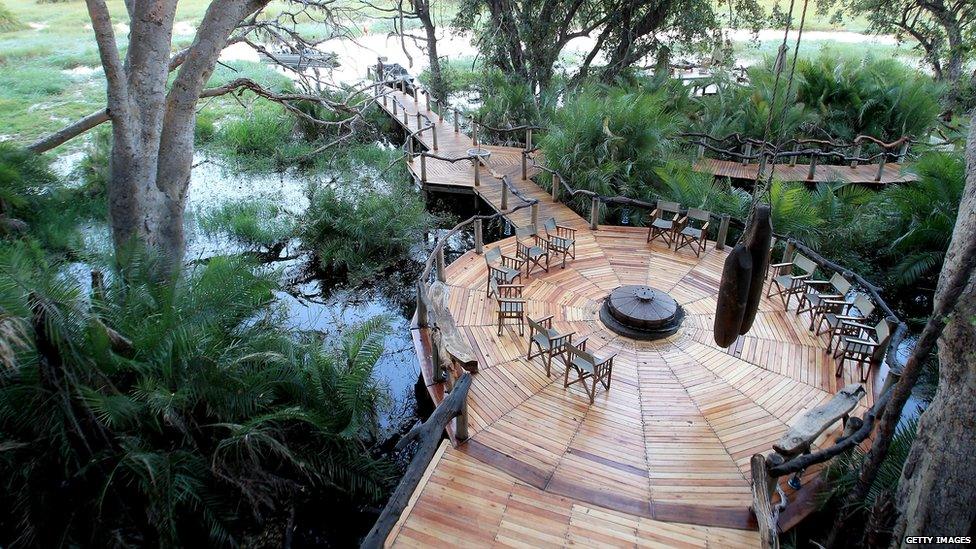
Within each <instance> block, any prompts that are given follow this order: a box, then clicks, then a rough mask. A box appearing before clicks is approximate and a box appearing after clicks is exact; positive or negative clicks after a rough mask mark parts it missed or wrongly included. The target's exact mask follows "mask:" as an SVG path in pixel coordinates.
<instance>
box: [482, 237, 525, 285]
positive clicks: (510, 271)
mask: <svg viewBox="0 0 976 549" xmlns="http://www.w3.org/2000/svg"><path fill="white" fill-rule="evenodd" d="M485 263H487V264H488V282H489V285H488V287H487V288H486V290H485V293H486V295H487V296H488V297H491V285H490V282H491V281H492V280H497V281H498V282H499V283H501V284H514V283H515V281H519V282H522V266H523V265H524V264H525V260H523V259H519V258H517V257H512V256H509V255H504V254H502V250H501V248H499V247H498V246H495V247H494V248H491V249H490V250H488V251H487V252H485Z"/></svg>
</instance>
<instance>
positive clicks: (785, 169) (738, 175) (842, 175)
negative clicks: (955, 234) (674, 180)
mask: <svg viewBox="0 0 976 549" xmlns="http://www.w3.org/2000/svg"><path fill="white" fill-rule="evenodd" d="M694 169H695V171H697V172H703V173H710V174H712V175H714V176H716V177H731V178H733V179H745V180H750V181H755V180H756V178H757V177H758V176H759V164H746V165H742V162H735V161H732V160H717V159H715V158H702V159H700V160H699V161H698V162H696V163H695V166H694ZM767 170H768V168H767ZM767 174H768V171H767ZM773 175H774V177H775V178H776V179H779V180H782V181H791V182H804V183H833V182H840V183H857V184H860V185H881V186H884V185H889V184H892V183H906V182H909V181H916V180H917V179H918V177H917V176H916V175H915V174H914V173H911V172H909V171H906V170H905V166H903V165H902V164H897V163H895V162H890V163H888V164H886V165H885V167H884V170H883V172H882V174H881V180H880V181H875V179H874V178H875V177H877V175H878V165H877V164H861V165H859V166H857V167H856V168H851V167H850V166H831V165H827V164H822V165H819V166H817V168H816V170H815V171H814V177H813V179H808V176H809V175H810V166H809V165H808V164H796V165H795V166H790V165H789V164H776V170H775V172H774V173H773Z"/></svg>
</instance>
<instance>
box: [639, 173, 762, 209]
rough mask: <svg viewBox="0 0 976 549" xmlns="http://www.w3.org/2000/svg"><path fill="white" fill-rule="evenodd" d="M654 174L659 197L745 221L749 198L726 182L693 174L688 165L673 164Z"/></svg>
mask: <svg viewBox="0 0 976 549" xmlns="http://www.w3.org/2000/svg"><path fill="white" fill-rule="evenodd" d="M655 173H656V174H657V176H658V178H659V179H660V180H661V182H662V185H661V188H660V193H659V194H660V196H661V197H662V198H664V199H666V200H671V201H674V202H677V203H679V204H681V205H682V207H685V208H701V209H703V210H708V211H710V212H713V213H724V214H729V215H730V216H732V217H735V218H739V219H745V218H746V217H747V215H748V213H749V205H750V203H751V202H752V196H750V195H749V193H747V192H746V191H744V190H742V189H738V188H735V187H733V186H732V185H731V184H730V183H729V181H728V179H724V180H716V178H715V177H713V176H712V175H711V174H707V173H701V172H696V171H694V170H692V169H691V166H689V165H687V164H683V163H679V162H674V161H672V162H668V163H667V164H666V165H665V166H662V167H660V168H658V169H657V170H655ZM647 198H648V199H649V200H651V199H653V198H655V197H653V196H648V197H647Z"/></svg>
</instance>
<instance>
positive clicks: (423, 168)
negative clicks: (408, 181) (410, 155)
mask: <svg viewBox="0 0 976 549" xmlns="http://www.w3.org/2000/svg"><path fill="white" fill-rule="evenodd" d="M420 182H421V183H427V153H420Z"/></svg>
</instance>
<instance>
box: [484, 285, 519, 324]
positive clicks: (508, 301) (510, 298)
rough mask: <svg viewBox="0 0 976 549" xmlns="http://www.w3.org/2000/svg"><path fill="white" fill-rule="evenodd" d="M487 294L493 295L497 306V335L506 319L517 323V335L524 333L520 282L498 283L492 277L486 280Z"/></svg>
mask: <svg viewBox="0 0 976 549" xmlns="http://www.w3.org/2000/svg"><path fill="white" fill-rule="evenodd" d="M488 289H489V292H490V293H489V295H491V296H494V298H495V303H496V305H497V307H498V335H502V328H503V327H504V325H505V321H506V320H514V321H515V322H516V324H518V328H519V335H520V336H521V335H525V300H524V299H522V289H523V286H522V285H521V284H499V283H498V281H497V280H495V279H494V278H492V279H490V280H489V281H488Z"/></svg>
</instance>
